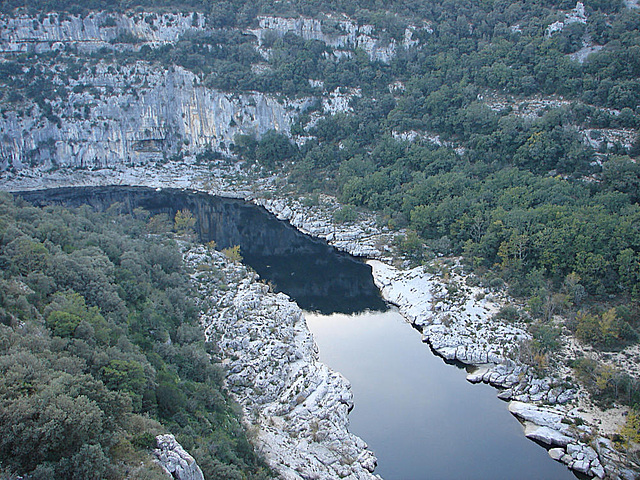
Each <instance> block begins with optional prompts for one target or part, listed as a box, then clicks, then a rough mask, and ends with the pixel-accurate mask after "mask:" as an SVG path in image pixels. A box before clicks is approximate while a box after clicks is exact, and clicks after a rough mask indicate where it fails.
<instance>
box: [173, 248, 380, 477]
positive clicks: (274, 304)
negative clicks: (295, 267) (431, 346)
mask: <svg viewBox="0 0 640 480" xmlns="http://www.w3.org/2000/svg"><path fill="white" fill-rule="evenodd" d="M184 256H185V259H186V261H187V264H188V265H189V266H190V267H191V268H194V270H195V273H194V274H193V275H192V279H193V281H194V283H195V284H196V286H197V288H198V290H199V292H200V295H201V298H202V300H201V303H200V308H201V321H202V324H203V326H204V327H205V332H206V336H207V338H209V339H215V341H216V342H217V344H218V345H219V347H220V350H221V352H220V355H221V358H222V360H223V364H224V365H225V367H226V369H227V372H228V374H227V386H228V388H229V390H230V392H231V393H232V394H233V395H234V396H235V398H236V399H237V400H238V402H239V403H240V405H241V406H242V408H243V410H244V414H245V420H246V423H247V426H248V427H249V430H250V432H252V433H253V434H254V443H255V444H256V446H257V448H258V450H260V451H261V452H262V453H263V455H264V456H265V458H266V460H267V462H268V463H269V464H270V466H271V467H272V468H273V469H274V470H276V471H277V472H278V473H279V474H280V475H281V476H282V478H285V479H287V480H288V479H291V480H293V479H302V478H305V479H306V478H314V479H327V480H328V479H336V478H346V479H350V480H372V479H376V478H377V479H379V478H380V477H378V476H377V475H374V474H373V473H372V472H373V470H374V468H375V466H376V458H375V456H374V454H373V453H372V452H371V451H370V450H368V449H367V445H366V443H365V442H364V441H363V440H362V439H360V438H358V437H356V436H355V435H353V434H351V433H349V432H348V430H347V427H348V424H349V420H348V412H349V411H350V410H351V408H352V407H353V400H352V393H351V386H350V384H349V383H348V381H347V380H346V379H345V378H344V377H343V376H342V375H340V374H339V373H337V372H334V371H333V370H331V369H330V368H328V367H327V366H326V365H324V364H323V363H320V361H319V360H318V352H317V347H316V345H315V342H314V341H313V336H312V335H311V333H310V332H309V330H308V328H307V325H306V321H305V319H304V317H303V315H302V311H301V310H300V308H299V307H298V306H297V305H296V304H295V303H294V302H292V301H290V300H289V298H288V297H287V296H286V295H284V294H282V293H279V294H275V293H273V292H271V291H270V290H269V287H268V286H267V285H265V284H263V283H261V282H259V281H258V278H257V275H256V274H255V273H252V272H250V271H248V270H247V268H246V267H244V266H243V265H240V264H235V263H232V262H231V261H229V260H228V259H227V258H226V257H225V256H224V255H223V254H221V253H219V252H216V251H214V250H211V249H208V248H206V247H196V248H192V249H191V250H189V251H187V252H186V253H185V255H184Z"/></svg>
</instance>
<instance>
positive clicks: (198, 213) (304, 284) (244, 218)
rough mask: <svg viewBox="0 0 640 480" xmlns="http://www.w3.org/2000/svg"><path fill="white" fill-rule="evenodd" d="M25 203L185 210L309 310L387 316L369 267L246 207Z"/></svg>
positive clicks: (122, 201)
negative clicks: (374, 311)
mask: <svg viewBox="0 0 640 480" xmlns="http://www.w3.org/2000/svg"><path fill="white" fill-rule="evenodd" d="M20 195H21V196H23V198H25V199H26V200H28V201H30V202H33V203H35V204H36V205H43V204H51V203H53V204H62V205H67V206H72V207H77V206H81V205H90V206H92V207H93V208H95V209H97V210H106V209H107V208H109V207H110V206H112V205H114V204H115V203H118V204H119V207H120V209H121V210H122V212H123V213H133V211H134V210H135V209H136V208H143V209H145V210H147V211H148V212H150V213H152V214H154V215H155V214H159V213H164V214H167V215H168V216H169V217H170V218H173V217H174V216H175V214H176V212H177V211H178V210H182V209H187V210H189V211H191V212H192V213H193V215H194V216H195V218H196V220H197V223H196V231H197V233H198V236H199V237H200V240H201V241H203V242H209V241H210V240H214V241H215V242H216V244H217V246H218V248H221V249H223V248H228V247H233V246H235V245H239V246H240V254H241V255H242V257H243V259H244V263H246V264H247V265H249V266H251V267H252V268H253V269H254V270H255V271H256V272H258V274H259V275H260V276H261V277H262V278H264V279H266V280H268V281H269V282H271V284H272V285H273V286H274V287H275V289H276V290H277V291H279V292H284V293H286V294H287V295H289V296H290V297H292V298H293V299H295V301H296V302H297V303H298V305H300V306H301V307H302V308H304V309H306V310H311V311H319V312H321V313H325V314H329V313H333V312H341V313H353V312H360V311H362V310H365V309H367V308H372V309H379V310H383V309H385V308H386V305H385V303H384V302H383V301H382V298H381V297H380V292H379V291H378V289H377V288H376V286H375V285H374V284H373V278H372V276H371V267H369V266H368V265H366V264H365V263H364V262H362V261H360V260H358V259H356V258H354V257H352V256H350V255H348V254H346V253H343V252H338V251H336V249H334V248H333V247H330V246H329V245H327V243H326V242H325V241H323V240H319V239H315V238H312V237H310V236H308V235H304V234H302V233H300V232H299V231H298V230H296V229H295V228H293V227H292V226H291V225H290V224H289V223H287V222H283V221H280V220H278V219H277V218H276V217H274V216H273V215H271V214H270V213H268V212H267V211H266V210H265V209H264V208H262V207H258V206H256V205H253V204H251V203H248V202H245V201H244V200H238V199H232V198H222V197H214V196H211V195H208V194H205V193H199V192H192V191H184V190H178V189H162V190H154V189H151V188H144V187H121V186H110V187H73V188H58V189H50V190H42V191H36V192H21V193H20Z"/></svg>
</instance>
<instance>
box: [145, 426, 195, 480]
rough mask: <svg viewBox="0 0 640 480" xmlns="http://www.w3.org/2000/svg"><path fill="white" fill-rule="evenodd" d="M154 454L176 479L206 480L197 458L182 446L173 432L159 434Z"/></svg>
mask: <svg viewBox="0 0 640 480" xmlns="http://www.w3.org/2000/svg"><path fill="white" fill-rule="evenodd" d="M156 444H157V447H158V448H156V449H155V450H154V451H153V454H154V456H155V457H156V461H157V462H158V464H159V465H160V466H161V467H162V469H163V470H164V471H165V472H166V473H167V474H168V475H169V477H170V478H174V479H175V480H204V475H203V474H202V470H200V467H199V466H198V464H197V463H196V461H195V459H194V458H193V457H192V456H191V455H189V453H188V452H187V451H186V450H185V449H184V448H182V445H180V444H179V443H178V442H177V440H176V439H175V437H174V436H173V435H171V434H166V435H158V436H157V437H156Z"/></svg>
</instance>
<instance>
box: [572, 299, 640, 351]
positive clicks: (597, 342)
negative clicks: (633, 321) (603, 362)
mask: <svg viewBox="0 0 640 480" xmlns="http://www.w3.org/2000/svg"><path fill="white" fill-rule="evenodd" d="M575 333H576V336H577V337H578V338H579V339H580V340H582V341H583V342H586V343H590V344H592V345H594V346H597V347H600V348H607V349H611V348H617V347H620V346H623V345H625V344H627V343H629V342H632V341H633V342H635V341H637V340H638V334H637V332H636V331H635V329H634V328H633V327H632V326H631V325H630V324H629V322H628V321H626V320H625V319H624V318H622V317H621V316H620V315H619V314H618V312H617V310H616V309H615V308H611V309H609V310H606V311H604V312H602V313H589V312H585V311H582V312H580V313H579V314H578V315H577V316H576V328H575Z"/></svg>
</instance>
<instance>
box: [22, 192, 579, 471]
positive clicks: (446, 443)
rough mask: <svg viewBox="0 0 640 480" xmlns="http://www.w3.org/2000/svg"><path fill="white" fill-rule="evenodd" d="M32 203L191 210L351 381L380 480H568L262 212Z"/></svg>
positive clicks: (201, 202)
mask: <svg viewBox="0 0 640 480" xmlns="http://www.w3.org/2000/svg"><path fill="white" fill-rule="evenodd" d="M23 196H24V197H25V198H26V199H28V200H29V201H32V202H34V203H36V204H40V205H42V204H47V203H58V204H65V205H69V206H79V205H85V204H88V205H91V206H93V207H94V208H97V209H106V208H109V206H111V205H113V204H114V203H116V202H117V203H118V204H120V208H121V209H122V211H123V212H125V213H126V212H129V213H133V212H134V210H135V209H136V208H140V207H141V208H144V209H145V210H147V211H149V212H150V213H152V214H160V213H164V214H167V215H169V216H171V217H172V216H173V215H175V212H176V211H178V210H180V209H184V208H187V209H189V210H190V211H191V212H192V213H193V214H194V216H195V217H196V219H197V224H196V229H197V233H198V235H199V238H200V240H201V241H204V242H208V241H210V240H214V241H215V242H216V243H217V245H218V247H219V248H226V247H229V246H234V245H239V246H240V252H241V255H242V256H243V257H244V261H245V262H246V263H247V264H248V265H250V266H251V267H253V268H254V269H255V270H256V271H257V272H258V273H259V274H260V276H261V277H262V278H264V279H265V280H267V281H269V282H271V283H272V285H273V286H274V287H275V288H276V290H278V291H283V292H285V293H287V294H288V295H289V296H291V297H292V298H293V299H294V300H295V301H296V302H297V303H298V304H299V305H300V306H301V307H302V308H303V309H305V310H308V311H312V312H315V313H307V314H306V315H305V317H306V319H307V322H308V324H309V327H310V329H311V330H312V332H313V334H314V335H315V337H316V342H317V343H318V345H319V351H320V357H321V359H322V360H323V361H324V362H325V363H327V364H328V365H329V366H331V367H332V368H333V369H334V370H337V371H339V372H341V373H342V374H343V375H344V376H345V377H346V378H348V379H349V380H350V381H351V383H352V385H353V391H354V395H355V408H354V410H353V411H352V413H351V415H350V420H351V431H352V432H353V433H355V434H356V435H358V436H360V437H362V438H363V439H364V440H365V441H366V442H367V443H368V444H369V445H370V447H371V448H372V449H373V450H374V451H375V453H376V455H377V456H378V461H379V463H378V469H377V470H376V473H379V474H380V475H381V476H382V477H383V478H385V479H386V480H421V479H425V480H426V479H429V480H438V479H448V480H454V479H466V480H482V479H492V480H499V479H525V480H526V479H531V480H533V479H536V480H555V479H558V480H562V479H571V478H575V477H574V476H573V475H572V473H571V472H570V471H569V470H568V469H567V468H566V467H564V466H563V465H561V464H559V463H556V462H554V461H553V460H551V458H549V456H548V455H547V453H546V451H545V450H544V449H543V448H541V447H540V446H538V445H536V444H535V443H533V442H531V441H529V440H527V439H526V438H525V437H524V435H523V432H522V427H521V426H520V424H519V423H518V421H517V420H516V419H515V418H514V417H512V416H511V415H510V414H509V412H508V410H507V406H506V404H505V403H503V402H501V401H500V400H498V398H497V397H496V391H495V389H493V388H492V387H489V386H487V385H471V384H469V383H468V382H466V380H465V377H464V375H465V372H464V370H460V369H458V368H456V367H454V366H451V365H448V364H446V363H445V362H443V361H442V359H440V358H439V357H436V356H435V355H434V354H432V353H431V351H430V349H429V348H428V347H427V346H426V345H424V344H423V343H422V342H421V339H420V335H419V333H418V332H416V331H415V330H413V329H412V328H411V327H410V326H409V324H407V323H406V322H405V321H404V320H403V319H402V318H401V317H400V315H399V314H398V313H397V312H396V311H395V310H393V309H391V310H389V309H388V306H387V305H385V303H384V302H383V301H382V299H381V298H380V293H379V292H378V290H377V289H376V287H375V286H374V284H373V278H372V276H371V269H370V267H369V266H367V265H366V264H364V263H363V262H361V261H360V260H358V259H354V258H353V257H351V256H349V255H346V254H344V253H341V252H338V251H336V250H335V249H333V248H331V247H329V246H328V245H327V244H326V242H324V241H321V240H318V239H313V238H311V237H308V236H306V235H303V234H301V233H300V232H298V231H297V230H296V229H295V228H293V227H292V226H291V225H289V224H288V223H286V222H281V221H279V220H277V219H276V218H275V217H273V216H272V215H270V214H269V213H268V212H267V211H266V210H264V209H263V208H260V207H257V206H255V205H252V204H249V203H246V202H244V201H241V200H235V199H222V198H217V197H212V196H209V195H206V194H202V193H194V192H186V191H181V190H171V189H165V190H160V191H156V190H153V189H146V188H136V187H83V188H67V189H56V190H50V191H42V192H25V193H24V194H23Z"/></svg>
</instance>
